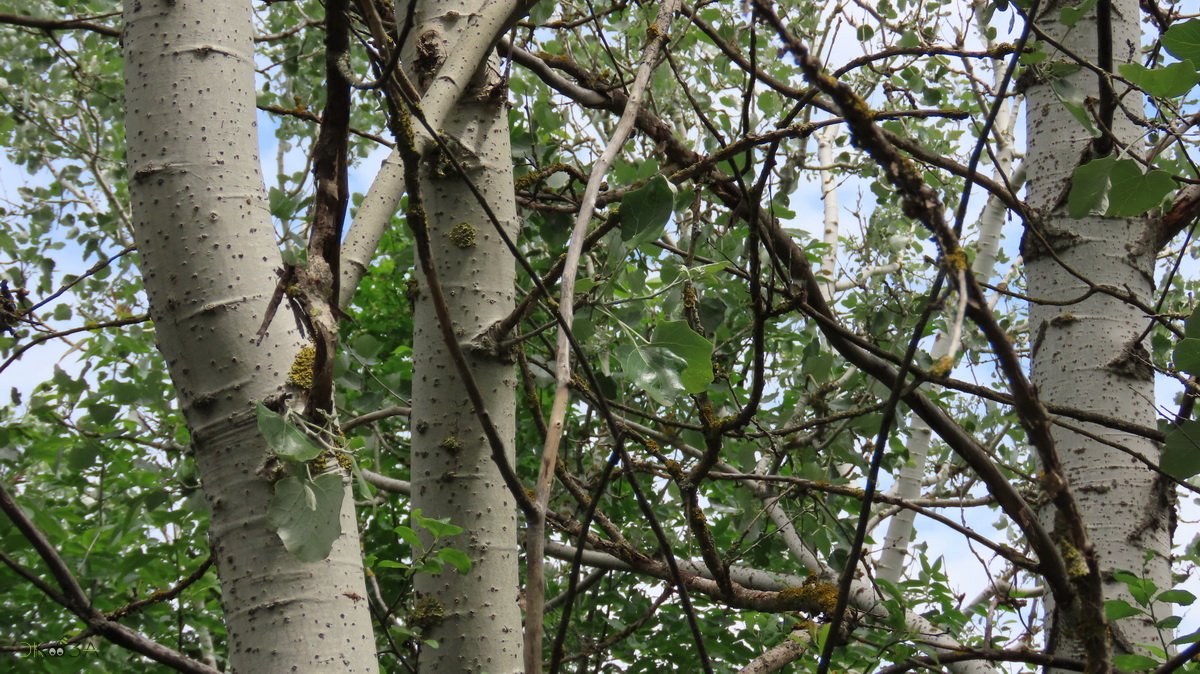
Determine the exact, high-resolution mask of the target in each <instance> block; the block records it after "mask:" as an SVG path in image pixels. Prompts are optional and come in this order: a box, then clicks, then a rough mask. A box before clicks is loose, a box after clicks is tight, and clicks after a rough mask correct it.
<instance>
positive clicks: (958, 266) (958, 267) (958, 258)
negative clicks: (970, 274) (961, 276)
mask: <svg viewBox="0 0 1200 674" xmlns="http://www.w3.org/2000/svg"><path fill="white" fill-rule="evenodd" d="M969 264H970V262H969V260H968V259H967V251H965V250H963V249H962V248H956V249H954V250H952V251H950V252H949V253H946V268H947V269H951V270H954V271H964V270H966V268H967V267H968V266H969Z"/></svg>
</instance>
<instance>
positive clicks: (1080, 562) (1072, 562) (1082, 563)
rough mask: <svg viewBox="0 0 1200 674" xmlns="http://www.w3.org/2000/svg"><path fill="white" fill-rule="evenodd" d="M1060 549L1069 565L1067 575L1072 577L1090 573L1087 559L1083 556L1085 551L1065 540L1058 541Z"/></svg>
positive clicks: (1064, 561) (1065, 562)
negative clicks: (1082, 551) (1080, 550)
mask: <svg viewBox="0 0 1200 674" xmlns="http://www.w3.org/2000/svg"><path fill="white" fill-rule="evenodd" d="M1058 549H1059V551H1061V552H1062V556H1063V563H1064V564H1066V566H1067V575H1068V576H1070V577H1072V578H1082V577H1084V576H1086V575H1088V567H1087V560H1085V559H1084V558H1083V553H1081V552H1079V548H1076V547H1075V546H1074V545H1071V544H1070V543H1069V542H1067V541H1065V540H1060V541H1059V542H1058Z"/></svg>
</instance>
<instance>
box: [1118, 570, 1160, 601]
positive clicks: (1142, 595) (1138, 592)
mask: <svg viewBox="0 0 1200 674" xmlns="http://www.w3.org/2000/svg"><path fill="white" fill-rule="evenodd" d="M1113 578H1114V579H1115V580H1118V581H1120V582H1122V583H1124V584H1125V587H1127V588H1129V594H1131V595H1133V599H1134V601H1136V602H1137V603H1138V604H1140V605H1142V606H1149V605H1150V598H1151V597H1153V596H1154V594H1155V593H1156V592H1158V586H1157V585H1155V584H1154V581H1152V580H1150V579H1149V578H1140V577H1138V576H1135V575H1133V574H1132V573H1130V572H1128V571H1113Z"/></svg>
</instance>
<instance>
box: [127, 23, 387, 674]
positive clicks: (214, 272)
mask: <svg viewBox="0 0 1200 674" xmlns="http://www.w3.org/2000/svg"><path fill="white" fill-rule="evenodd" d="M252 36H253V25H252V23H251V8H250V3H249V2H245V1H244V0H205V2H178V1H173V0H140V1H138V2H128V3H125V33H124V45H125V46H124V50H125V51H124V53H125V79H126V90H125V98H126V106H127V114H126V124H127V137H128V157H129V159H128V160H129V173H130V175H131V176H132V179H131V180H130V185H129V189H130V198H131V201H132V209H133V219H134V227H135V230H136V234H137V239H138V242H137V243H138V251H139V254H140V264H141V268H142V273H143V277H144V280H145V285H146V292H147V294H148V295H149V298H150V308H151V315H152V316H153V318H154V323H155V328H156V331H157V339H158V345H159V349H160V350H161V351H162V353H163V355H164V357H165V358H166V360H167V363H168V364H169V366H170V370H171V378H172V380H173V381H174V383H175V387H176V389H177V391H178V394H179V399H180V404H181V405H182V408H183V411H184V413H185V415H186V416H187V420H188V425H189V427H190V429H191V432H192V441H193V446H194V448H195V451H196V462H197V465H198V467H199V470H200V476H201V479H202V481H203V484H204V491H205V494H206V495H207V497H208V502H209V503H210V505H211V506H212V526H211V530H210V539H211V543H212V548H213V553H214V555H215V556H216V559H217V565H218V570H219V575H220V579H221V588H222V603H223V605H224V609H225V621H226V625H227V627H228V632H229V644H228V647H229V666H230V668H231V669H232V670H235V671H239V672H255V673H260V672H262V673H270V672H291V671H302V672H316V671H340V672H374V671H376V670H377V664H376V658H375V640H374V637H373V635H372V632H371V621H370V616H369V614H368V612H367V606H366V602H365V601H363V600H362V597H364V596H366V589H365V587H364V582H363V572H362V559H361V552H360V550H359V538H358V529H357V524H356V521H355V517H354V504H353V499H352V498H349V497H347V498H346V499H345V500H344V501H343V508H342V513H341V518H342V531H343V534H342V536H341V537H340V538H339V539H338V540H337V541H336V543H335V544H334V547H333V551H332V552H331V553H330V556H329V558H328V559H326V560H324V561H321V562H316V563H302V562H300V561H298V560H297V559H296V558H295V557H293V556H292V555H290V554H289V553H288V552H287V551H286V550H284V548H283V545H282V543H281V542H280V540H279V537H278V536H277V535H276V534H275V533H274V532H273V531H271V530H269V529H268V528H267V523H266V513H267V503H268V499H269V498H270V494H271V485H270V483H268V482H267V481H266V480H265V479H263V478H262V477H260V476H259V475H257V474H256V472H257V471H258V469H259V468H260V466H262V464H263V461H264V459H265V458H266V456H267V453H268V448H267V446H266V443H265V441H264V439H263V437H262V435H261V434H260V433H259V431H258V428H257V425H256V423H255V415H254V405H255V402H256V401H259V400H262V399H264V398H267V397H268V396H272V395H275V394H278V393H279V392H280V391H281V390H282V387H283V385H284V382H285V379H286V377H287V373H288V369H289V367H290V366H291V362H292V359H293V358H294V356H295V354H296V352H297V350H298V349H299V347H300V346H301V344H302V341H301V339H300V337H299V336H298V335H297V334H295V333H294V331H291V330H289V328H290V326H291V325H293V321H292V319H291V317H289V316H286V315H280V316H279V317H277V318H276V320H275V323H274V324H273V326H272V329H271V331H270V333H269V334H268V336H267V338H266V339H265V340H263V343H262V344H261V346H256V345H255V332H256V331H257V330H258V326H259V324H260V322H261V321H262V316H263V312H264V309H266V306H267V302H268V300H269V299H270V296H271V293H272V291H273V290H274V288H275V282H276V281H275V274H274V269H275V268H276V267H277V266H279V265H280V259H279V251H278V248H277V246H276V243H275V233H274V229H273V227H272V224H271V219H270V216H269V214H268V211H267V207H266V204H265V201H264V199H263V191H264V190H263V182H262V176H261V174H260V169H259V159H258V136H257V128H256V123H255V88H254V52H253V45H252V41H251V39H252ZM284 313H285V312H284V311H283V310H281V314H284Z"/></svg>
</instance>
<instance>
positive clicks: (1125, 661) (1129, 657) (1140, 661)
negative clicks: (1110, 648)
mask: <svg viewBox="0 0 1200 674" xmlns="http://www.w3.org/2000/svg"><path fill="white" fill-rule="evenodd" d="M1113 664H1114V665H1116V666H1117V667H1120V668H1121V669H1125V670H1128V671H1131V672H1146V671H1149V670H1151V669H1154V668H1156V667H1158V660H1155V659H1154V658H1150V657H1147V656H1145V655H1137V654H1134V653H1123V654H1121V655H1114V656H1113Z"/></svg>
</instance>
